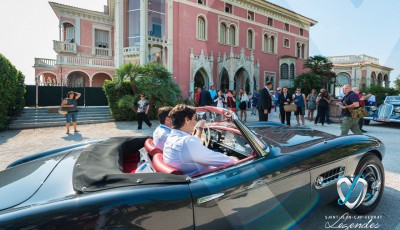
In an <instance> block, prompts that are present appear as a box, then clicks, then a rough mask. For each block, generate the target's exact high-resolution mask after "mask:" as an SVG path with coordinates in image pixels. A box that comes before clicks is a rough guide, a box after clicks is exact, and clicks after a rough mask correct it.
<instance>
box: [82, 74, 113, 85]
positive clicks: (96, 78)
mask: <svg viewBox="0 0 400 230" xmlns="http://www.w3.org/2000/svg"><path fill="white" fill-rule="evenodd" d="M106 80H112V79H111V77H110V76H109V75H108V74H106V73H96V74H95V75H93V77H92V87H103V84H104V82H105V81H106ZM87 86H89V85H87Z"/></svg>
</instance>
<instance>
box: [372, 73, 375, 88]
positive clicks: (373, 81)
mask: <svg viewBox="0 0 400 230" xmlns="http://www.w3.org/2000/svg"><path fill="white" fill-rule="evenodd" d="M375 82H376V74H375V72H372V73H371V86H373V85H375Z"/></svg>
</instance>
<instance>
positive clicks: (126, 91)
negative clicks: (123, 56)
mask: <svg viewBox="0 0 400 230" xmlns="http://www.w3.org/2000/svg"><path fill="white" fill-rule="evenodd" d="M116 85H117V82H116V81H110V80H106V81H105V82H104V85H103V90H104V92H105V93H106V97H107V101H108V105H109V106H110V110H111V115H112V116H113V118H114V119H115V120H116V121H133V120H136V114H135V113H134V112H133V110H132V107H128V106H123V105H122V106H120V105H119V103H118V102H119V101H120V99H121V98H124V97H126V96H131V97H133V91H132V88H131V85H130V83H129V82H128V81H124V82H122V83H121V84H120V87H118V88H117V87H116Z"/></svg>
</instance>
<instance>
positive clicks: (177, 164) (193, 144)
mask: <svg viewBox="0 0 400 230" xmlns="http://www.w3.org/2000/svg"><path fill="white" fill-rule="evenodd" d="M169 117H170V119H171V123H172V130H171V134H170V135H169V136H168V138H167V141H166V142H165V145H164V149H163V160H164V162H165V163H166V164H168V165H170V166H172V167H174V168H176V169H179V170H180V171H181V172H182V173H184V174H186V175H189V176H190V175H193V174H197V173H199V172H202V171H205V170H208V169H211V168H214V167H219V166H223V165H228V164H232V163H234V162H235V161H237V158H235V157H229V156H226V155H224V154H222V153H219V152H214V151H212V150H210V149H208V148H207V147H205V146H204V145H202V144H201V141H200V136H201V133H202V132H203V127H204V126H205V121H204V120H201V121H199V125H198V126H197V128H196V132H195V135H193V136H192V135H191V133H192V132H193V130H194V127H195V126H196V123H197V121H196V110H195V109H193V108H192V107H189V106H187V105H184V104H179V105H177V106H175V107H174V108H173V109H172V111H171V112H170V113H169Z"/></svg>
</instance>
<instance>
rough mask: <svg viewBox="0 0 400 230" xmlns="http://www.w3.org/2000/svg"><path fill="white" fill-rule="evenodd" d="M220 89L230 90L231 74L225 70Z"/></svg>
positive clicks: (222, 73) (221, 77) (221, 76)
mask: <svg viewBox="0 0 400 230" xmlns="http://www.w3.org/2000/svg"><path fill="white" fill-rule="evenodd" d="M219 79H220V82H219V89H221V90H223V91H224V90H225V89H229V74H228V71H227V70H226V69H225V68H224V69H223V70H222V72H221V75H220V78H219Z"/></svg>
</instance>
